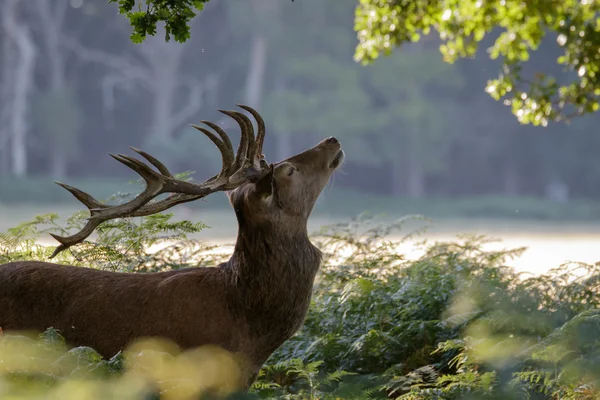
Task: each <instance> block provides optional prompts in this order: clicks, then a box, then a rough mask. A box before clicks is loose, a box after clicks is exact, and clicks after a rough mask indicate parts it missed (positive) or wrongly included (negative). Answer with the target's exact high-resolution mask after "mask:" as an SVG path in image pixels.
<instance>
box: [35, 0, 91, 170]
mask: <svg viewBox="0 0 600 400" xmlns="http://www.w3.org/2000/svg"><path fill="white" fill-rule="evenodd" d="M69 3H70V1H69V0H46V1H43V2H40V3H31V2H25V5H26V7H27V11H28V12H29V14H30V15H31V17H32V21H31V22H32V23H31V25H32V26H33V27H34V32H35V33H36V34H37V35H38V41H39V43H40V53H41V56H42V57H43V58H44V60H43V61H44V62H43V63H40V64H41V66H40V68H39V69H40V76H41V77H43V83H42V84H41V85H40V86H41V93H38V94H36V96H35V100H34V107H33V108H34V117H35V118H34V119H35V121H36V125H37V128H39V129H38V130H39V131H40V132H41V135H40V137H39V138H38V139H39V140H38V142H39V144H40V147H42V148H44V149H45V150H44V152H46V153H48V155H47V156H48V158H49V162H50V174H51V176H52V177H53V178H54V179H59V180H62V179H63V178H64V177H65V176H66V174H67V168H68V165H69V161H70V160H72V158H73V157H74V156H75V155H76V154H77V150H78V146H77V141H78V132H79V130H80V129H81V127H82V119H83V118H82V115H81V114H82V112H81V109H80V107H79V103H78V101H77V97H76V94H75V90H74V89H75V88H74V87H73V83H72V82H71V81H70V79H69V78H70V76H69V75H70V72H71V71H70V68H71V67H72V66H71V65H70V64H69V62H68V58H69V56H70V55H71V54H70V53H71V52H70V50H69V49H68V48H67V47H66V46H65V45H64V40H63V38H64V37H68V34H69V33H67V30H68V28H71V30H73V28H74V26H73V25H75V24H73V20H75V18H72V19H68V14H69V10H70V9H72V7H71V6H70V4H69Z"/></svg>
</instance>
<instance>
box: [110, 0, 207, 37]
mask: <svg viewBox="0 0 600 400" xmlns="http://www.w3.org/2000/svg"><path fill="white" fill-rule="evenodd" d="M108 2H109V3H118V5H119V13H120V14H125V15H126V16H127V19H129V23H130V24H131V26H132V28H133V32H132V33H131V36H130V38H131V41H132V42H133V43H142V42H143V41H144V39H146V35H150V36H154V35H155V34H156V24H157V23H158V22H164V24H165V40H166V41H169V40H170V39H171V35H173V37H174V38H175V41H177V42H179V43H183V42H185V41H186V40H188V39H189V38H190V27H189V22H190V21H191V20H192V19H193V18H194V17H195V16H196V11H202V10H203V9H204V5H205V4H206V3H208V2H209V0H174V1H173V0H139V2H138V1H136V0H108Z"/></svg>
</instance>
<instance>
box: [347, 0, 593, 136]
mask: <svg viewBox="0 0 600 400" xmlns="http://www.w3.org/2000/svg"><path fill="white" fill-rule="evenodd" d="M599 11H600V2H599V1H597V0H531V1H522V0H503V1H501V2H497V1H486V0H439V1H432V0H416V1H415V0H360V3H359V6H358V7H357V9H356V20H355V30H356V31H357V33H358V40H359V43H358V46H357V49H356V55H355V58H356V60H358V61H361V62H363V63H369V62H372V61H373V60H375V59H376V58H377V57H378V56H379V55H380V54H381V53H383V54H389V53H391V52H392V49H393V48H395V47H400V46H402V45H403V44H404V43H406V42H411V41H412V42H415V41H418V40H420V38H421V37H422V35H427V34H428V33H429V32H430V31H433V30H434V31H436V32H437V33H438V34H439V37H440V40H441V45H440V50H441V52H442V55H443V57H444V60H445V61H447V62H450V63H452V62H454V61H456V60H457V59H459V58H464V57H473V56H474V55H475V54H476V52H477V50H478V47H479V44H480V43H482V42H484V39H486V37H487V36H488V35H492V37H493V38H495V40H494V42H493V44H492V45H491V46H490V47H489V48H488V53H489V57H490V58H492V59H500V60H501V63H502V65H501V72H500V74H499V75H498V77H497V78H496V79H491V80H489V81H488V84H487V88H486V91H487V92H488V93H489V94H490V95H491V96H492V97H493V98H494V99H496V100H499V99H504V100H505V103H506V104H509V105H511V106H512V110H513V112H514V113H515V115H516V116H517V118H518V119H519V121H520V122H522V123H533V124H534V125H546V124H547V123H548V121H551V120H552V121H558V120H563V119H566V118H567V119H568V118H569V117H571V116H575V115H581V114H585V113H589V112H594V111H597V110H598V108H600V104H599V103H598V100H599V97H600V75H599V72H600V16H599ZM550 38H552V39H555V40H556V43H557V45H558V47H559V49H560V54H559V56H558V57H557V59H556V62H557V63H558V64H559V65H561V66H563V67H564V69H565V70H566V71H567V74H565V76H560V75H559V76H553V75H551V74H550V73H548V72H546V71H544V70H536V71H527V70H526V69H525V68H524V64H525V63H526V61H528V60H529V58H530V56H531V53H532V52H533V51H535V50H537V49H538V48H539V46H540V44H541V43H542V40H544V39H550ZM569 72H570V73H569Z"/></svg>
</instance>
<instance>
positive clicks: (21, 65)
mask: <svg viewBox="0 0 600 400" xmlns="http://www.w3.org/2000/svg"><path fill="white" fill-rule="evenodd" d="M19 5H20V0H8V1H6V2H5V3H4V4H3V7H2V8H0V15H1V16H2V18H1V21H0V22H1V24H2V26H1V27H2V29H1V30H0V32H3V35H2V37H5V39H4V40H3V42H4V43H3V44H4V46H3V50H4V51H3V53H4V54H3V56H5V60H4V61H5V64H4V66H3V67H4V74H3V76H2V80H1V81H0V83H1V84H2V85H1V87H2V91H1V92H0V96H1V97H0V100H2V104H3V106H4V107H6V108H5V110H4V112H3V113H2V114H0V122H1V124H0V149H6V153H4V151H2V152H0V156H3V157H2V158H4V157H7V156H9V155H10V159H11V161H10V172H11V174H12V175H14V176H16V177H24V176H25V175H26V174H27V166H28V157H27V136H28V132H29V130H30V127H29V124H28V117H29V114H30V113H31V107H30V97H31V94H32V92H33V88H34V70H35V56H36V48H35V43H34V41H33V37H32V34H31V30H30V28H29V26H28V25H27V23H25V22H24V21H23V17H22V13H21V10H20V9H19ZM6 142H8V145H5V144H6Z"/></svg>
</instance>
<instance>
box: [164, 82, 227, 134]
mask: <svg viewBox="0 0 600 400" xmlns="http://www.w3.org/2000/svg"><path fill="white" fill-rule="evenodd" d="M217 79H218V78H216V77H214V76H209V77H207V79H206V80H210V81H212V82H209V83H208V85H212V84H216V81H217ZM180 84H181V85H183V86H186V87H188V88H189V92H188V101H187V102H186V105H185V107H184V108H182V109H181V110H179V111H178V112H177V113H175V115H173V116H172V117H171V129H172V130H174V129H176V128H177V127H178V126H180V125H182V124H184V123H185V122H186V121H188V120H189V119H191V118H192V117H193V116H194V114H196V112H198V110H200V108H202V95H203V94H204V91H205V89H204V86H206V84H204V85H203V84H202V83H201V82H199V81H198V80H197V79H195V78H192V77H185V78H184V79H182V80H181V83H180Z"/></svg>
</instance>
